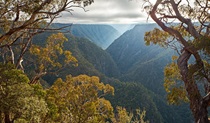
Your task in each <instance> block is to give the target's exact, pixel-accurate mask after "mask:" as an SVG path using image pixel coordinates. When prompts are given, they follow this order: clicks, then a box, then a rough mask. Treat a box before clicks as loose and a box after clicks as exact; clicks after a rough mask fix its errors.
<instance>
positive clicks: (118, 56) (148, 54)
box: [106, 24, 191, 123]
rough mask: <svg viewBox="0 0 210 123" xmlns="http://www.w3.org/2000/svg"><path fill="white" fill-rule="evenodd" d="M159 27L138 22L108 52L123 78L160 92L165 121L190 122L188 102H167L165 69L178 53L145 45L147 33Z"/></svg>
mask: <svg viewBox="0 0 210 123" xmlns="http://www.w3.org/2000/svg"><path fill="white" fill-rule="evenodd" d="M155 27H157V25H155V24H142V25H136V26H135V27H134V28H133V29H131V30H129V31H127V32H125V33H124V34H123V35H121V36H120V37H119V38H117V39H116V40H115V41H114V42H113V43H112V44H111V45H110V46H109V47H108V48H107V49H106V51H107V52H109V53H110V55H111V56H112V58H113V59H114V61H115V62H116V64H117V66H118V68H119V70H120V72H121V73H122V75H121V77H119V79H120V81H128V82H129V81H134V82H137V83H141V84H142V85H144V87H146V88H147V89H149V90H150V91H152V92H153V93H155V94H157V95H158V96H155V97H153V99H154V102H155V104H156V106H157V108H158V110H159V111H160V112H161V115H162V118H163V119H164V122H166V123H168V122H170V123H172V122H173V123H176V122H179V123H185V122H189V121H191V114H190V111H189V108H186V107H187V106H186V105H185V106H181V107H179V109H177V107H174V106H168V105H167V103H166V102H167V100H166V97H165V96H166V92H165V90H164V86H163V83H164V73H163V70H164V67H165V66H166V65H167V64H168V63H170V62H171V56H172V55H174V54H176V53H175V52H174V51H173V50H171V49H164V48H161V47H159V46H158V45H150V46H146V45H145V42H144V33H145V32H146V31H150V30H152V29H154V28H155ZM168 111H169V112H168ZM166 114H167V115H166ZM186 114H188V115H187V116H185V118H182V115H186ZM169 117H170V118H169Z"/></svg>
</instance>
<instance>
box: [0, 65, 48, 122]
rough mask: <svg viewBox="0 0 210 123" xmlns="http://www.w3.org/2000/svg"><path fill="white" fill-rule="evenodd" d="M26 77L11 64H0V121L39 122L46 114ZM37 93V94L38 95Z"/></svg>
mask: <svg viewBox="0 0 210 123" xmlns="http://www.w3.org/2000/svg"><path fill="white" fill-rule="evenodd" d="M28 82H29V79H28V77H27V76H26V75H25V74H24V73H23V72H22V71H20V70H17V69H15V67H14V65H12V64H6V65H5V64H0V99H1V100H0V121H1V122H3V119H4V122H5V123H13V122H14V121H16V122H18V121H20V122H21V121H22V122H24V121H25V122H27V121H33V122H41V119H42V116H45V115H46V113H47V112H48V108H47V104H46V103H45V101H44V98H42V94H43V93H40V92H41V91H39V90H40V89H37V86H38V85H36V86H34V87H33V86H31V85H29V83H28ZM38 92H39V93H38Z"/></svg>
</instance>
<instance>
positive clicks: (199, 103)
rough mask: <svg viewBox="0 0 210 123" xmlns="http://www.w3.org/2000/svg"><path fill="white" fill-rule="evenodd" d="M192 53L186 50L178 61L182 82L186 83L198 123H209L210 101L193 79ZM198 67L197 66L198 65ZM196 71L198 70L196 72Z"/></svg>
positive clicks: (191, 106)
mask: <svg viewBox="0 0 210 123" xmlns="http://www.w3.org/2000/svg"><path fill="white" fill-rule="evenodd" d="M190 56H191V53H190V52H188V51H186V50H184V51H183V52H182V54H181V55H180V56H179V58H178V60H177V64H178V67H179V69H180V73H181V75H182V80H183V81H184V84H185V88H186V91H187V92H188V97H189V100H190V108H191V111H192V113H193V116H194V119H195V122H196V123H208V111H207V106H208V101H204V99H203V98H202V96H201V94H200V92H199V90H198V87H197V84H196V83H195V81H194V79H193V74H194V72H190V71H189V67H188V60H189V58H190ZM196 65H197V64H196ZM197 68H198V67H197ZM195 71H196V70H195Z"/></svg>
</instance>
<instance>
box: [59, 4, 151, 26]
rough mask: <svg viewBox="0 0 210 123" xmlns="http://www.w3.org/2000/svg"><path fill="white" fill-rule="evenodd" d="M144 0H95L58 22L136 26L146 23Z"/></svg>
mask: <svg viewBox="0 0 210 123" xmlns="http://www.w3.org/2000/svg"><path fill="white" fill-rule="evenodd" d="M142 1H143V0H95V1H94V3H93V4H92V5H90V6H88V7H85V9H86V10H88V11H87V12H84V10H83V9H81V8H74V11H73V12H72V15H70V14H69V13H63V14H62V17H61V18H60V19H59V20H57V22H62V23H91V24H95V23H96V24H131V23H132V24H136V23H146V22H147V15H146V12H144V11H142Z"/></svg>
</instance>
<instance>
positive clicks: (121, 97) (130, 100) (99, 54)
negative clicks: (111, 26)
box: [34, 24, 191, 123]
mask: <svg viewBox="0 0 210 123" xmlns="http://www.w3.org/2000/svg"><path fill="white" fill-rule="evenodd" d="M80 26H82V25H80ZM89 26H91V25H89ZM98 26H100V25H98ZM147 26H149V27H151V29H152V28H153V27H155V25H154V24H148V25H147V24H142V25H136V26H135V28H134V29H132V30H128V31H127V32H125V33H124V34H123V35H122V36H120V37H119V38H118V39H117V40H115V41H114V42H113V44H112V45H110V47H109V48H108V49H107V51H108V52H107V51H106V50H103V49H102V48H100V47H99V46H97V45H96V44H94V43H92V42H91V41H89V40H88V39H86V38H84V37H83V38H81V37H75V36H74V35H72V34H71V33H64V34H65V36H66V37H67V38H68V42H65V43H64V49H65V50H70V51H72V54H73V56H75V57H76V58H77V60H78V66H77V67H73V66H72V67H69V68H66V69H64V70H63V71H61V73H60V74H59V77H62V78H65V75H66V74H68V73H70V74H71V75H73V76H77V75H80V74H87V75H89V76H93V75H95V76H99V77H100V79H101V81H102V82H104V83H107V84H110V85H112V86H113V87H114V88H115V95H114V96H108V97H107V99H109V100H110V101H111V103H112V104H113V106H114V107H116V106H119V105H120V106H123V107H126V108H127V109H128V110H131V111H132V110H134V109H136V108H141V109H145V110H146V111H147V113H146V114H148V115H146V119H148V120H149V121H150V120H151V119H152V120H151V121H154V122H174V123H175V122H177V121H179V122H186V121H189V120H191V117H190V112H189V110H188V109H187V107H188V106H187V105H185V106H183V107H182V108H179V107H178V106H169V105H168V104H167V101H166V97H165V94H166V93H165V91H164V88H163V68H164V65H166V64H167V63H169V62H170V61H171V60H170V59H171V57H170V55H171V54H173V53H174V52H172V51H170V50H169V51H167V52H165V49H161V48H160V47H158V46H152V47H148V46H146V45H145V44H144V41H143V35H144V31H146V30H145V27H147ZM148 30H149V29H148ZM139 33H140V34H141V35H142V37H139V36H140V35H139ZM137 34H138V35H137ZM47 35H49V34H47V33H44V34H41V35H38V36H37V37H35V39H34V40H37V39H42V38H41V37H45V38H46V37H47ZM124 37H126V38H124ZM128 39H129V40H128ZM43 40H45V39H43ZM122 41H127V42H125V43H121V42H122ZM36 42H39V41H36ZM40 42H42V41H40ZM117 42H119V43H117ZM113 45H116V46H115V47H113ZM128 45H129V46H128ZM133 46H136V47H137V48H135V49H134V48H133ZM119 47H121V48H122V49H126V48H127V49H126V51H124V52H126V53H128V52H129V53H134V55H131V54H123V52H121V51H120V50H118V49H117V48H119ZM124 47H126V48H124ZM154 47H155V48H154ZM111 48H113V50H114V51H113V53H115V54H116V53H118V52H120V53H121V57H122V55H123V57H122V58H124V59H121V60H119V59H117V60H119V61H118V62H123V63H124V64H126V60H127V61H129V62H131V61H132V60H129V58H131V59H135V62H134V63H127V65H129V66H130V68H126V69H127V73H126V71H124V72H123V71H121V70H120V69H121V68H120V66H119V65H120V63H117V62H116V61H115V60H114V57H113V56H112V55H113V54H112V53H111V52H110V51H109V50H110V49H111ZM147 48H148V49H147ZM151 49H154V51H153V50H151ZM149 51H150V52H149ZM154 52H156V53H157V52H159V53H160V55H157V56H153V54H154ZM137 53H139V54H137ZM161 54H162V55H161ZM116 57H117V56H116ZM128 57H129V58H128ZM142 57H143V58H142ZM157 64H158V65H157ZM121 66H122V67H126V66H123V65H121ZM147 70H148V71H147ZM154 73H155V74H154ZM151 76H152V77H151ZM53 78H56V77H53V76H52V75H47V76H45V77H44V78H43V79H44V80H45V81H48V82H53ZM114 78H115V79H114ZM120 81H121V82H120ZM50 84H52V83H50ZM169 112H170V114H171V115H168V113H169ZM186 112H189V115H187V116H186V117H184V118H183V117H182V115H184V114H186Z"/></svg>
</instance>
